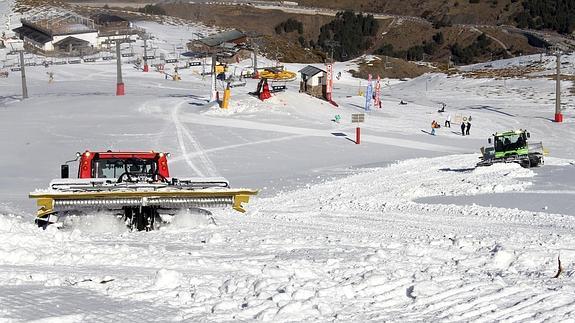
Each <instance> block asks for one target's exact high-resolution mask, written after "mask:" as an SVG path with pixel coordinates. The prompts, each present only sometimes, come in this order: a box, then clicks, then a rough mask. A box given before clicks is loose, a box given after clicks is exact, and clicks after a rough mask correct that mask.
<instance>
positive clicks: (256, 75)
mask: <svg viewBox="0 0 575 323" xmlns="http://www.w3.org/2000/svg"><path fill="white" fill-rule="evenodd" d="M254 78H259V75H258V46H257V45H255V46H254Z"/></svg>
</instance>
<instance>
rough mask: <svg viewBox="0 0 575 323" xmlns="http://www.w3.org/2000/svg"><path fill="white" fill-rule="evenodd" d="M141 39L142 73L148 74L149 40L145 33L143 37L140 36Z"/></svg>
mask: <svg viewBox="0 0 575 323" xmlns="http://www.w3.org/2000/svg"><path fill="white" fill-rule="evenodd" d="M142 38H143V39H144V72H149V71H150V68H149V67H148V39H150V36H149V35H148V34H147V33H145V34H144V36H142Z"/></svg>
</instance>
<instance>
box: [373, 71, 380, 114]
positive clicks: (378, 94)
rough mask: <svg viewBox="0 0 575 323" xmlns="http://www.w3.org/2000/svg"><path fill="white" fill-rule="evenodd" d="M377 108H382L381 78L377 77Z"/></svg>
mask: <svg viewBox="0 0 575 323" xmlns="http://www.w3.org/2000/svg"><path fill="white" fill-rule="evenodd" d="M374 104H375V107H376V108H381V78H380V77H379V75H378V76H377V82H375V103H374Z"/></svg>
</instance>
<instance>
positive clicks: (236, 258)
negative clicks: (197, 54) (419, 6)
mask: <svg viewBox="0 0 575 323" xmlns="http://www.w3.org/2000/svg"><path fill="white" fill-rule="evenodd" d="M5 3H7V2H6V1H4V2H0V4H5ZM139 25H140V26H142V27H144V28H146V29H148V30H149V31H150V32H151V33H152V34H154V35H156V40H155V41H154V43H155V44H157V46H158V48H164V49H165V50H166V51H169V50H170V48H173V46H175V45H177V44H180V43H181V42H182V40H184V41H185V40H187V39H189V37H190V36H189V35H190V34H192V33H194V32H208V31H209V29H207V28H206V27H202V26H196V25H190V26H186V27H185V28H181V27H178V26H170V25H159V24H156V23H151V22H145V23H140V24H139ZM4 54H5V53H4ZM8 56H10V55H8ZM573 57H575V56H573ZM573 57H570V58H569V59H572V58H573ZM533 59H534V60H535V59H538V56H537V57H535V56H534V57H533ZM525 60H526V58H525V57H522V58H518V59H515V60H509V61H506V62H500V63H494V65H495V64H516V65H519V64H521V62H523V61H525ZM208 64H209V62H208ZM250 64H251V62H250V61H247V60H246V61H241V62H239V63H238V64H234V65H233V66H232V68H230V70H232V71H233V70H234V68H235V70H237V72H238V73H239V71H240V70H242V69H249V66H250ZM262 64H264V65H265V64H270V65H271V64H274V62H273V61H271V60H267V61H263V63H262ZM303 66H305V65H302V64H287V65H286V67H287V68H288V69H289V70H292V71H297V70H299V69H301V68H302V67H303ZM318 66H319V65H318ZM236 67H237V68H236ZM352 68H357V66H356V65H355V62H344V63H337V64H336V66H335V73H338V72H341V78H340V79H339V80H336V81H335V85H334V99H335V101H336V102H337V103H338V104H339V107H337V108H336V107H334V106H333V105H331V104H329V103H328V102H325V101H322V100H319V99H315V98H312V97H309V96H307V95H306V94H303V93H299V91H298V90H299V84H298V81H296V82H292V83H287V86H288V90H287V91H286V92H283V93H277V94H274V96H273V97H272V98H271V99H270V100H267V101H264V102H262V101H259V100H258V99H257V98H255V97H253V96H251V95H249V94H248V92H249V91H253V90H255V88H256V85H257V80H251V79H249V80H246V81H247V85H246V86H245V87H238V88H234V89H233V90H232V98H231V104H230V108H229V109H227V110H222V109H220V108H219V107H217V105H213V104H207V99H208V98H209V97H210V86H209V77H206V78H205V79H204V78H202V76H201V71H202V68H201V67H193V68H191V69H182V70H181V71H180V74H181V77H182V80H181V81H172V80H171V79H166V78H165V77H164V75H163V74H160V73H157V72H149V73H143V72H141V71H139V70H137V69H134V68H132V66H131V64H128V62H126V63H125V64H124V65H123V73H124V81H125V83H126V95H125V96H123V97H116V96H115V95H114V91H115V82H116V79H115V71H116V66H115V65H114V63H111V62H110V63H108V62H97V63H85V64H78V65H60V66H50V67H49V68H45V67H43V66H31V67H28V68H27V69H26V72H27V76H28V87H29V94H30V98H29V99H26V100H22V99H21V96H20V93H21V92H20V75H19V73H17V72H11V73H10V75H9V77H8V78H6V79H0V137H1V138H2V140H1V141H0V148H1V150H2V156H3V157H2V158H0V183H2V184H0V321H6V322H20V321H38V322H86V321H88V322H93V321H102V322H109V321H121V322H130V321H133V322H142V321H149V322H152V321H153V322H158V321H191V322H196V321H210V322H212V321H216V322H224V321H260V320H261V321H274V322H287V321H349V322H363V321H479V322H485V321H568V320H570V321H572V320H573V319H574V318H575V301H574V299H575V282H574V277H575V271H574V269H573V264H574V262H575V252H574V250H573V243H574V242H575V235H574V233H573V232H574V229H575V218H574V217H573V215H574V214H573V210H575V202H573V201H574V200H573V198H572V196H573V194H574V192H575V189H574V186H573V183H575V181H574V180H575V175H573V174H575V136H574V134H575V128H574V123H573V117H574V110H573V106H574V103H575V102H573V99H572V97H570V96H569V93H570V86H571V84H570V82H564V85H563V88H562V90H563V102H564V103H565V108H566V109H565V111H564V114H565V122H564V123H561V124H558V123H554V122H552V118H553V114H554V97H555V94H554V89H555V88H554V82H553V81H552V80H550V79H548V78H529V79H527V78H525V79H519V78H518V79H474V78H465V77H463V76H461V75H454V76H447V75H443V74H427V75H423V76H421V77H418V78H416V79H412V80H407V81H394V80H386V79H384V80H383V82H382V83H383V84H384V86H383V87H382V88H383V104H382V106H383V108H382V109H376V108H372V110H371V111H369V112H365V113H366V121H365V123H363V124H361V132H362V133H361V135H362V137H361V144H359V145H357V144H355V142H354V141H355V130H356V125H355V124H352V123H351V119H350V118H351V114H352V113H362V112H364V110H363V107H364V104H365V98H363V97H361V96H359V95H358V94H359V91H360V90H362V89H364V88H365V85H366V81H365V80H363V81H361V88H360V85H359V84H360V80H358V79H355V78H353V77H352V76H351V74H350V73H349V72H348V71H349V69H352ZM470 68H472V67H470ZM549 68H553V64H551V63H550V64H549ZM48 71H51V72H53V73H54V81H53V82H51V83H48V76H47V74H46V73H47V72H48ZM401 100H404V101H406V102H407V105H400V104H399V102H400V101H401ZM441 103H445V104H446V112H443V113H439V112H437V110H438V109H439V108H440V106H441ZM448 114H450V115H451V117H452V127H451V128H445V127H442V128H440V129H438V131H437V134H436V136H431V135H430V134H429V132H430V130H431V129H430V124H431V121H432V120H437V121H438V122H439V123H440V124H442V125H443V122H444V121H445V118H446V117H447V115H448ZM336 115H340V116H341V121H340V122H339V123H338V122H335V121H334V120H335V116H336ZM470 116H471V117H472V125H473V126H472V128H471V132H470V135H469V136H461V134H460V130H459V124H458V123H457V122H456V120H459V122H461V120H462V118H463V117H466V118H469V117H470ZM516 128H524V129H525V128H526V129H528V130H529V131H530V133H531V139H532V140H535V141H542V142H543V144H544V146H545V147H546V150H547V151H548V152H549V154H548V156H546V159H545V165H544V166H542V167H538V168H532V169H525V168H521V167H520V166H519V165H517V164H496V165H493V166H491V167H479V168H476V167H475V164H476V163H477V161H478V160H479V159H478V157H479V148H480V147H481V146H485V145H487V138H488V137H489V135H491V134H492V133H494V132H496V131H503V130H509V129H516ZM85 149H89V150H107V149H112V150H155V151H167V152H171V154H172V156H171V158H170V171H171V173H172V174H173V175H174V176H176V177H194V176H199V177H212V176H223V177H225V178H227V179H228V180H229V181H230V183H231V185H232V187H249V188H254V189H260V190H261V191H260V193H259V195H258V197H256V198H254V199H252V201H251V202H250V203H249V204H247V206H246V208H247V210H248V212H247V213H245V214H240V213H236V212H234V211H232V210H227V209H225V210H224V209H222V210H219V209H217V210H214V211H213V216H212V217H208V216H205V215H198V214H180V215H179V216H178V217H176V218H175V220H174V221H173V222H172V223H170V224H169V225H167V226H165V227H162V228H161V230H157V231H152V232H131V231H129V230H128V229H127V228H126V227H125V226H124V225H123V223H121V222H120V221H118V219H116V218H115V217H113V216H110V215H109V214H91V215H89V216H87V217H85V218H80V219H74V221H69V222H67V223H65V226H64V227H63V228H62V229H58V228H57V227H55V226H49V227H48V228H47V229H46V230H42V229H39V228H37V227H36V225H35V224H34V222H33V219H34V216H35V211H36V209H35V204H34V201H31V200H29V199H28V198H27V194H28V192H31V191H34V190H36V189H41V188H45V187H46V186H47V185H48V183H49V181H50V180H51V179H53V178H57V177H58V176H59V165H60V164H62V163H63V162H65V161H67V160H70V159H73V158H74V154H75V153H76V152H77V151H84V150H85ZM75 171H76V169H74V166H72V170H71V173H72V174H74V172H75ZM558 259H560V260H561V267H562V271H561V273H560V274H559V275H558V277H557V278H554V276H556V274H557V273H558V268H559V264H558Z"/></svg>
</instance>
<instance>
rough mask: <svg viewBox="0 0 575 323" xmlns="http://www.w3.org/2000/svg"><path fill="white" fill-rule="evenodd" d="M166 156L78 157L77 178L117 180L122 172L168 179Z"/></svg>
mask: <svg viewBox="0 0 575 323" xmlns="http://www.w3.org/2000/svg"><path fill="white" fill-rule="evenodd" d="M167 156H168V154H166V153H159V152H154V151H149V152H112V151H106V152H91V151H85V152H84V153H82V154H81V155H80V163H79V167H78V178H106V177H108V178H118V177H119V176H120V175H121V174H122V173H124V172H133V173H147V174H151V175H159V176H158V177H161V178H168V177H170V171H169V169H168V159H167Z"/></svg>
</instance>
